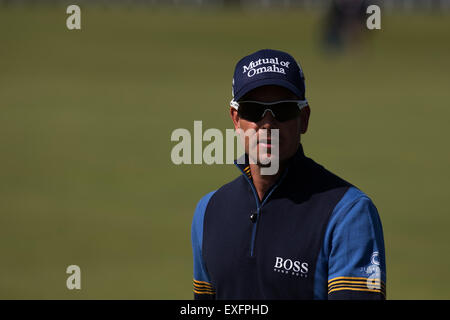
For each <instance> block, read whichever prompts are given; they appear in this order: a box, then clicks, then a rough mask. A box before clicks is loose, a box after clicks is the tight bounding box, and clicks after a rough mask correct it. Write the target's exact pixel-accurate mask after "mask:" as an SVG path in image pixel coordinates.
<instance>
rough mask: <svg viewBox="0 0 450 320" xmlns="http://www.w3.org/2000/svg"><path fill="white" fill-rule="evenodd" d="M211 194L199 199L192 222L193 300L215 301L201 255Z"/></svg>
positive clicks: (213, 290)
mask: <svg viewBox="0 0 450 320" xmlns="http://www.w3.org/2000/svg"><path fill="white" fill-rule="evenodd" d="M213 194H214V191H213V192H210V193H208V194H207V195H206V196H204V197H203V198H202V199H200V201H199V202H198V204H197V207H196V209H195V212H194V218H193V220H192V227H191V242H192V254H193V261H194V276H193V282H194V283H193V285H194V299H195V300H212V299H215V295H216V294H215V289H214V286H213V285H212V283H211V280H210V277H209V275H208V272H207V269H206V265H205V262H204V260H203V255H202V242H203V220H204V217H205V211H206V207H207V205H208V202H209V199H211V197H212V195H213Z"/></svg>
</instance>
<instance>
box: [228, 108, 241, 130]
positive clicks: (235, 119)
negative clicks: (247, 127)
mask: <svg viewBox="0 0 450 320" xmlns="http://www.w3.org/2000/svg"><path fill="white" fill-rule="evenodd" d="M230 116H231V120H233V124H234V130H237V129H239V128H240V126H239V119H240V117H239V115H238V112H237V110H236V109H235V108H233V107H230Z"/></svg>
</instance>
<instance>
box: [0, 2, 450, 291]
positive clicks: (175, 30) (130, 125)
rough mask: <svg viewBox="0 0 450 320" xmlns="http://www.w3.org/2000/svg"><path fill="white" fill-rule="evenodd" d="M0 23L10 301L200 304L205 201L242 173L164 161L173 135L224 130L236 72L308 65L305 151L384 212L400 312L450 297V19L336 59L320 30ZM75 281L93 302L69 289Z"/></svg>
mask: <svg viewBox="0 0 450 320" xmlns="http://www.w3.org/2000/svg"><path fill="white" fill-rule="evenodd" d="M66 17H67V15H66V14H65V8H63V7H39V6H37V7H0V257H1V258H0V261H1V262H0V298H3V299H5V298H9V299H18V298H27V299H28V298H31V299H35V298H39V299H49V298H58V299H81V298H83V299H94V298H95V299H97V298H101V299H119V298H121V299H122V298H123V299H190V298H191V297H192V288H191V286H192V260H191V248H190V223H191V218H192V214H193V211H194V208H195V205H196V202H197V201H198V200H199V199H200V197H201V196H202V195H204V194H205V193H207V192H209V191H211V190H213V189H215V188H218V187H219V186H221V185H222V184H224V183H225V182H227V181H229V180H231V179H232V178H233V177H235V176H236V175H237V174H238V172H237V170H236V169H235V168H234V167H233V166H232V165H212V166H207V165H191V166H187V165H181V166H176V165H174V164H172V163H171V161H170V151H171V149H172V147H173V146H174V144H175V143H173V142H171V141H170V135H171V133H172V131H173V130H174V129H176V128H187V129H189V130H192V128H193V121H194V120H203V127H204V129H206V128H219V129H221V130H225V129H226V128H230V127H231V121H230V119H229V117H228V111H227V110H228V109H227V104H228V102H229V100H230V98H231V97H230V95H231V77H232V72H233V67H234V64H235V63H236V61H237V60H238V59H240V58H241V57H242V56H243V55H246V54H248V53H250V52H252V51H255V50H257V49H261V48H275V49H281V50H286V51H288V52H290V53H291V54H292V55H294V56H295V57H296V58H298V59H299V61H300V63H301V64H302V66H303V68H304V72H305V75H306V80H307V83H306V85H307V97H308V99H309V101H310V103H311V109H312V115H311V122H310V128H309V129H310V130H309V132H308V133H307V135H305V136H304V137H303V144H304V148H305V151H306V153H307V154H308V155H309V156H310V157H312V158H313V159H315V160H316V161H318V162H319V163H321V164H323V165H325V166H326V167H327V168H328V169H330V170H331V171H333V172H335V173H337V174H338V175H340V176H342V177H344V178H345V179H347V180H349V181H351V182H352V183H354V184H355V185H357V186H358V187H360V188H361V189H362V190H363V191H364V192H366V193H367V194H368V195H369V196H371V198H372V199H373V200H374V202H375V204H376V206H377V208H378V210H379V212H380V216H381V218H382V222H383V227H384V233H385V242H386V250H387V267H388V274H387V277H388V285H387V294H388V298H390V299H450V290H449V284H450V280H448V277H447V273H448V272H449V271H450V257H449V244H450V241H449V238H448V232H449V227H450V212H449V209H448V207H447V205H446V201H448V197H449V187H448V185H449V181H450V168H449V163H450V150H449V143H448V139H449V137H450V127H449V125H448V123H449V117H450V108H449V107H450V105H449V101H450V90H449V84H450V60H449V59H448V57H449V56H450V42H449V39H450V19H449V17H448V16H428V15H392V16H387V15H386V16H382V19H383V20H382V30H380V31H373V32H371V33H369V34H368V36H370V39H367V41H365V43H364V44H363V46H362V47H360V48H359V49H354V50H350V52H347V53H346V54H340V55H326V54H324V53H323V52H322V51H321V50H320V47H319V45H318V37H319V35H320V33H319V32H320V28H319V24H320V21H321V16H320V15H319V14H318V13H308V14H306V13H304V12H301V11H298V10H289V11H287V10H280V11H273V12H269V11H255V12H250V11H244V12H235V11H215V10H202V11H200V10H189V9H176V8H172V9H167V8H166V9H162V8H143V7H139V8H129V7H123V8H113V9H106V8H102V7H82V30H81V31H68V30H67V29H66V26H65V19H66ZM70 264H76V265H79V266H80V267H81V272H82V289H81V290H79V291H77V290H74V291H69V290H67V288H66V278H67V276H68V275H66V273H65V270H66V267H67V266H68V265H70Z"/></svg>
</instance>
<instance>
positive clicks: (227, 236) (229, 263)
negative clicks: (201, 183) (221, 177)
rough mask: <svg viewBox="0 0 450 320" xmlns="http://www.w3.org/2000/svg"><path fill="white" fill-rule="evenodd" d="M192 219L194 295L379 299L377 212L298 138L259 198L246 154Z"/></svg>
mask: <svg viewBox="0 0 450 320" xmlns="http://www.w3.org/2000/svg"><path fill="white" fill-rule="evenodd" d="M236 166H237V167H238V168H239V169H240V170H241V171H242V175H240V176H239V177H238V178H237V179H235V180H234V181H232V182H230V183H228V184H226V185H224V186H222V187H221V188H220V189H218V190H216V191H213V192H210V193H208V194H207V195H205V196H204V197H203V198H202V199H201V200H200V201H199V203H198V205H197V208H196V210H195V213H194V218H193V223H192V248H193V260H194V298H195V299H384V298H385V292H386V290H385V288H386V285H385V283H386V264H385V251H384V240H383V231H382V226H381V221H380V218H379V216H378V212H377V209H376V207H375V206H374V204H373V203H372V201H371V200H370V199H369V197H368V196H367V195H365V194H364V193H363V192H362V191H360V190H359V189H358V188H356V187H355V186H353V185H351V184H350V183H348V182H346V181H345V180H343V179H341V178H339V177H337V176H336V175H334V174H333V173H331V172H329V171H328V170H326V169H325V168H324V167H323V166H321V165H319V164H317V163H316V162H314V161H313V160H311V159H309V158H307V157H306V156H305V155H304V153H303V148H302V146H301V145H300V147H299V150H298V151H297V153H296V154H295V156H294V157H292V159H291V160H290V163H289V165H288V166H287V168H286V169H285V170H284V172H283V173H282V174H281V176H280V178H279V179H278V181H277V182H276V183H275V184H274V185H273V186H272V188H271V189H270V190H269V191H268V192H267V193H266V195H265V196H264V198H263V199H262V201H260V200H259V197H258V195H257V192H256V189H255V187H254V185H253V182H252V177H251V174H250V168H249V165H248V159H247V158H246V161H245V164H236Z"/></svg>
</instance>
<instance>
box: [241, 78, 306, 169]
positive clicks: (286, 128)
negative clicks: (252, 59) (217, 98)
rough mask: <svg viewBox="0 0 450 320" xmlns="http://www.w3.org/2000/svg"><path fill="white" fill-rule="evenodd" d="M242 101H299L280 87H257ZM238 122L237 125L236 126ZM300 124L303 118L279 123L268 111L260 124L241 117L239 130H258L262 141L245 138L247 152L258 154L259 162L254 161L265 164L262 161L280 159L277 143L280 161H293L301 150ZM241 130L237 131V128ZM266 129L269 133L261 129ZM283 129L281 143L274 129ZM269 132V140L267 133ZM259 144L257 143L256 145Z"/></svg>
mask: <svg viewBox="0 0 450 320" xmlns="http://www.w3.org/2000/svg"><path fill="white" fill-rule="evenodd" d="M242 100H252V101H261V102H274V101H282V100H298V97H296V96H295V95H294V94H293V93H292V92H291V91H290V90H288V89H286V88H283V87H279V86H263V87H259V88H256V89H254V90H252V91H250V92H249V93H247V94H246V96H245V97H244V98H243V99H242ZM236 124H237V123H236V122H235V126H236ZM300 124H301V116H299V117H297V118H294V119H291V120H287V121H283V122H280V121H277V120H276V119H275V118H274V116H273V115H272V113H271V112H270V111H267V112H266V113H265V115H264V117H263V118H262V119H261V120H259V121H258V122H252V121H248V120H245V119H243V118H240V117H239V118H238V127H239V128H240V129H242V130H244V132H247V130H251V129H253V130H255V132H256V135H257V137H258V139H257V140H256V139H245V151H246V153H247V154H248V155H258V159H254V160H255V161H256V162H258V163H261V162H262V163H264V161H262V159H264V158H266V157H270V156H271V155H273V156H276V154H274V153H273V151H274V150H276V148H274V144H275V143H278V148H279V155H278V156H279V162H280V163H283V161H285V160H287V159H289V158H290V157H292V156H293V155H294V153H295V152H296V151H297V148H298V146H299V143H300V133H301V130H300ZM236 129H237V128H236ZM261 129H266V130H261ZM273 129H278V130H279V141H278V142H277V141H275V140H274V139H271V130H273ZM265 132H267V138H266V137H265V136H264V133H265ZM252 141H257V143H252Z"/></svg>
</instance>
